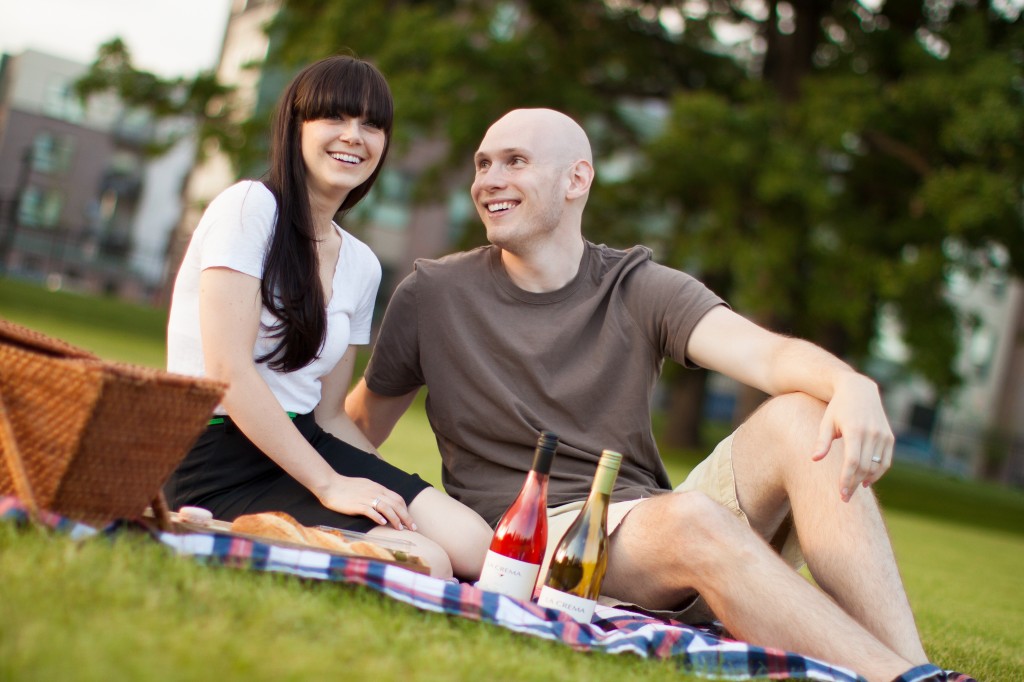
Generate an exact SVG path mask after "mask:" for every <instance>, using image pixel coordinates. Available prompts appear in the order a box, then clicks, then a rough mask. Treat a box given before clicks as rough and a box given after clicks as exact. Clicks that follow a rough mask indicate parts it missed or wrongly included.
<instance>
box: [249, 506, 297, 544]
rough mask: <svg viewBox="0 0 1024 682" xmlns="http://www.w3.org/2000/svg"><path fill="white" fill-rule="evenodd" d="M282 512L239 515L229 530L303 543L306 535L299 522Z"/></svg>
mask: <svg viewBox="0 0 1024 682" xmlns="http://www.w3.org/2000/svg"><path fill="white" fill-rule="evenodd" d="M281 514H283V513H282V512H272V513H261V514H245V515H244V516H239V517H238V518H237V519H235V520H234V521H233V522H232V523H231V530H232V531H234V532H235V533H246V534H248V535H259V536H260V537H264V538H270V539H271V540H287V541H288V542H298V543H302V544H305V542H306V537H305V535H304V534H303V533H302V531H301V530H300V528H301V526H300V524H299V523H298V522H297V521H295V519H293V518H292V517H290V516H288V515H287V514H284V515H283V516H284V517H287V518H283V517H282V515H281Z"/></svg>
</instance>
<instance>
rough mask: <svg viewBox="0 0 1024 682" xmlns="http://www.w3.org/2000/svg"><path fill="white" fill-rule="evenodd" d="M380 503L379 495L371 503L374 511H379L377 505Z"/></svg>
mask: <svg viewBox="0 0 1024 682" xmlns="http://www.w3.org/2000/svg"><path fill="white" fill-rule="evenodd" d="M378 504H380V498H379V497H375V498H373V502H372V503H371V504H370V509H372V510H373V511H377V505H378Z"/></svg>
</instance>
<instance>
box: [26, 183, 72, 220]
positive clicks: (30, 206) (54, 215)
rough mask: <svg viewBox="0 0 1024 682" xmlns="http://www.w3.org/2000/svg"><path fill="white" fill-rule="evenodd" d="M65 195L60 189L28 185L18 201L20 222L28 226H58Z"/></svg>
mask: <svg viewBox="0 0 1024 682" xmlns="http://www.w3.org/2000/svg"><path fill="white" fill-rule="evenodd" d="M63 208H64V197H63V195H62V194H61V193H60V192H59V191H58V190H42V189H40V188H38V187H26V188H25V191H24V192H22V193H21V201H19V203H18V223H19V224H21V225H25V226H26V227H56V226H57V223H59V222H60V212H61V209H63Z"/></svg>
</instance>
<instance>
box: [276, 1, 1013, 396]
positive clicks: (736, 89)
mask: <svg viewBox="0 0 1024 682" xmlns="http://www.w3.org/2000/svg"><path fill="white" fill-rule="evenodd" d="M1022 23H1024V22H1022V19H1021V17H1020V12H1019V9H1018V6H1016V5H1015V4H1014V3H1012V2H1006V1H1004V2H1001V3H999V2H991V3H987V2H968V1H964V0H925V1H922V2H916V1H911V0H890V1H889V2H885V3H879V2H856V1H853V0H832V1H830V2H828V1H826V2H821V1H818V0H790V1H789V2H781V1H778V0H765V1H764V2H757V1H753V0H732V1H726V0H703V1H702V0H685V1H684V0H680V1H678V2H670V1H653V0H652V1H650V2H643V1H640V0H518V1H514V0H505V1H500V0H448V1H447V2H425V1H417V0H390V1H388V2H378V3H365V2H356V1H354V0H333V1H332V2H329V3H325V2H320V1H319V0H316V1H315V0H291V1H290V2H287V3H286V8H285V11H283V12H281V13H280V14H279V15H278V18H277V19H276V20H275V22H274V24H273V29H272V30H273V33H272V35H273V36H274V45H275V46H276V49H275V50H273V51H272V58H271V59H272V60H273V61H275V62H277V63H280V64H285V65H298V64H301V63H304V62H308V61H311V60H313V59H316V58H319V57H322V56H323V55H324V54H328V53H333V52H337V51H342V50H345V51H349V52H352V53H355V54H357V55H359V56H361V57H364V58H368V59H371V60H372V61H374V62H375V63H377V64H378V66H380V67H381V68H382V70H383V71H384V72H385V74H386V75H387V76H388V78H389V80H390V82H391V84H392V86H393V89H394V91H395V96H396V100H397V104H398V116H399V120H398V125H397V130H398V131H399V134H400V135H405V136H407V137H410V138H411V137H416V136H422V135H432V136H436V137H438V138H440V139H443V140H446V141H447V142H448V150H449V154H448V156H447V157H446V158H445V159H444V160H443V162H442V163H441V164H440V166H439V169H438V170H439V172H440V173H443V172H445V171H451V170H452V169H459V168H468V166H469V163H470V161H469V160H470V158H471V155H472V150H473V149H474V148H475V145H476V144H477V143H478V141H479V139H480V137H481V136H482V134H483V132H484V130H485V129H486V127H487V125H488V124H489V123H490V122H491V121H493V120H494V119H495V118H496V117H498V116H500V115H501V114H502V113H504V112H505V111H507V110H509V109H512V108H515V107H522V106H549V107H554V108H558V109H561V110H563V111H565V112H567V113H569V114H570V115H572V116H574V117H576V118H577V119H578V120H580V121H581V122H583V123H584V125H585V127H586V128H587V129H588V132H589V133H590V135H591V138H592V140H593V142H594V145H595V150H596V152H597V155H598V157H599V161H598V177H599V183H598V186H597V187H596V189H595V191H594V193H593V195H592V197H591V202H592V204H593V206H592V207H591V209H590V212H589V214H588V216H589V217H588V219H587V224H586V226H585V229H586V230H587V232H588V234H589V235H590V236H591V237H592V238H597V239H602V240H605V241H608V242H609V243H614V244H620V245H626V244H629V243H633V242H635V241H638V240H639V241H643V242H645V243H647V244H650V245H652V246H655V247H656V248H657V250H658V251H659V257H660V258H661V260H663V261H665V262H667V263H669V264H671V265H674V266H677V267H682V268H686V269H689V270H691V271H697V272H698V273H699V274H701V275H702V277H704V278H705V279H706V280H709V281H711V282H712V283H713V285H714V286H715V287H716V288H717V289H718V290H719V291H720V293H722V294H723V295H724V296H726V297H727V298H728V299H729V300H730V301H731V303H732V304H733V305H734V307H736V308H737V309H739V310H741V311H742V312H744V313H746V314H749V315H752V316H754V317H755V318H757V319H759V320H761V321H762V322H764V323H766V324H768V325H769V326H771V327H773V328H775V329H777V330H779V331H783V332H786V333H793V334H796V335H800V336H804V337H807V338H810V339H813V340H815V341H817V342H819V343H821V344H823V345H824V346H826V347H828V348H830V349H832V350H833V351H835V352H837V353H839V354H841V355H843V356H846V357H849V358H851V359H853V360H854V361H858V360H860V359H862V358H863V357H864V356H865V354H866V353H867V351H868V348H869V345H870V343H871V341H872V338H873V335H874V334H875V330H876V328H877V324H876V322H877V318H878V315H879V312H880V311H881V310H883V309H885V310H889V311H892V312H894V313H896V315H897V316H898V318H899V319H900V320H901V322H902V324H903V327H904V334H905V340H906V342H907V344H908V345H909V346H910V348H911V350H912V354H913V355H912V359H911V365H912V367H913V368H914V369H915V370H918V371H920V372H922V373H924V375H925V376H926V377H927V378H929V379H930V380H931V381H932V382H933V383H934V384H935V385H936V386H938V387H939V388H940V389H942V388H950V387H953V386H955V385H956V383H957V381H958V377H957V375H956V373H955V371H954V369H953V359H954V356H955V353H956V351H957V344H958V336H957V331H956V330H957V324H956V322H957V320H956V315H957V313H956V311H955V310H954V309H953V308H952V307H951V306H950V304H949V302H948V301H947V299H946V298H945V295H944V291H945V283H946V281H947V278H948V276H949V274H950V272H951V270H952V269H959V270H961V271H964V272H968V273H975V274H976V273H978V272H979V271H981V270H984V269H992V268H996V269H1000V268H1001V269H1004V270H1007V271H1008V272H1011V273H1015V274H1020V273H1021V272H1022V271H1024V222H1022V206H1024V196H1022V192H1024V134H1022V133H1024V106H1022V105H1024V48H1022V47H1021V46H1022V45H1024V30H1022ZM478 233H479V231H476V233H475V234H476V236H475V238H476V239H478V240H479V239H482V235H479V234H478Z"/></svg>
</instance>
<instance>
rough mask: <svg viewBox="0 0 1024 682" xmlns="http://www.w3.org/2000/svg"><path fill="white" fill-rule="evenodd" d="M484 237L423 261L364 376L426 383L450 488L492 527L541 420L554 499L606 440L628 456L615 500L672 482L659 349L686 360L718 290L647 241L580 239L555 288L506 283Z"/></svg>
mask: <svg viewBox="0 0 1024 682" xmlns="http://www.w3.org/2000/svg"><path fill="white" fill-rule="evenodd" d="M500 254H501V251H500V249H499V248H497V247H494V246H486V247H481V248H478V249H474V250H472V251H468V252H464V253H458V254H454V255H451V256H447V257H444V258H441V259H439V260H419V261H417V262H416V266H415V269H414V271H413V272H412V273H411V274H410V275H409V276H408V277H407V278H406V279H405V280H404V281H403V282H402V283H401V285H399V287H398V290H397V291H396V292H395V294H394V296H393V297H392V299H391V302H390V303H389V305H388V309H387V312H386V313H385V316H384V321H383V324H382V326H381V329H380V332H379V334H378V338H377V342H376V345H375V348H374V352H373V356H372V358H371V361H370V364H369V366H368V367H367V370H366V382H367V385H368V387H369V388H370V389H371V390H372V391H374V392H375V393H378V394H381V395H386V396H397V395H404V394H406V393H409V392H410V391H413V390H415V389H417V388H419V387H421V386H426V387H427V391H428V393H427V400H426V407H427V416H428V417H429V419H430V424H431V426H432V427H433V430H434V434H435V435H436V437H437V444H438V447H439V449H440V452H441V459H442V466H443V469H442V480H443V482H444V486H445V489H446V490H447V491H448V493H449V494H450V495H451V496H452V497H454V498H456V499H458V500H460V501H462V502H463V503H464V504H466V505H468V506H470V507H472V508H473V509H475V510H476V511H477V512H478V513H479V514H480V515H481V516H483V517H484V518H485V519H486V520H487V521H488V522H489V523H491V524H492V525H494V524H496V523H497V521H498V519H499V518H500V517H501V514H502V513H504V511H505V510H506V509H507V508H508V506H509V505H510V504H511V503H512V501H513V500H514V498H515V496H516V494H517V493H518V492H519V489H520V488H521V487H522V484H523V481H524V480H525V477H526V472H527V471H529V469H530V465H531V463H532V461H533V450H534V447H535V446H536V443H537V437H538V435H539V433H540V432H541V431H542V430H545V429H547V430H550V431H553V432H555V433H556V434H558V436H559V439H560V445H559V447H558V451H557V454H556V456H555V460H554V464H553V466H552V468H551V478H550V483H549V490H548V504H549V505H551V506H555V505H560V504H565V503H567V502H572V501H575V500H579V499H583V498H585V497H586V496H587V494H588V492H589V491H590V485H591V482H592V480H593V477H594V472H595V471H596V467H597V461H598V459H599V457H600V455H601V451H602V450H603V449H606V448H607V449H611V450H616V451H618V452H621V453H622V454H623V455H624V458H623V462H622V467H621V470H620V472H619V476H618V479H617V481H616V484H615V491H614V493H613V495H612V499H613V500H625V499H635V498H638V497H647V496H650V495H652V494H656V493H659V492H664V491H666V490H670V489H671V483H670V481H669V478H668V474H667V473H666V471H665V466H664V464H663V463H662V461H661V457H660V455H659V454H658V449H657V446H656V444H655V442H654V436H653V433H652V431H651V400H652V398H653V393H654V388H655V384H656V382H657V379H658V375H659V373H660V371H661V366H662V361H663V359H664V358H666V357H668V358H672V359H674V360H675V361H677V362H680V363H685V362H686V355H685V350H686V344H687V340H688V339H689V336H690V332H691V331H692V330H693V328H694V326H696V324H697V322H698V321H699V320H700V319H701V317H702V316H703V315H704V314H705V313H707V311H708V310H710V309H711V308H713V307H715V306H717V305H722V304H723V301H722V300H721V299H720V298H719V297H718V296H716V295H715V294H714V293H712V292H711V291H709V290H708V289H707V288H706V287H705V286H704V285H703V284H701V283H700V282H698V281H697V280H696V279H694V278H693V277H690V276H689V275H686V274H684V273H682V272H679V271H678V270H673V269H671V268H667V267H664V266H662V265H658V264H656V263H654V262H653V261H652V260H651V252H650V250H648V249H646V248H644V247H634V248H631V249H628V250H625V251H622V250H617V249H612V248H608V247H606V246H603V245H600V246H599V245H595V244H591V243H590V242H587V243H586V248H585V249H584V254H583V258H582V260H581V261H580V267H579V271H578V272H577V274H576V277H575V278H574V279H573V280H572V281H571V282H569V284H567V285H566V286H565V287H563V288H561V289H559V290H557V291H552V292H546V293H531V292H527V291H524V290H522V289H520V288H519V287H517V286H516V285H515V284H513V282H512V280H511V279H510V278H509V277H508V274H507V273H506V271H505V269H504V267H503V266H502V264H501V258H500Z"/></svg>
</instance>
